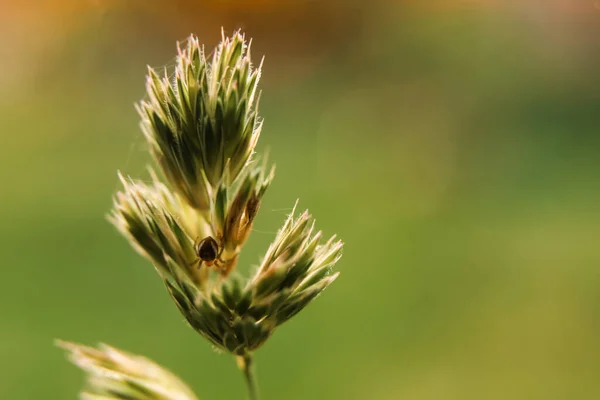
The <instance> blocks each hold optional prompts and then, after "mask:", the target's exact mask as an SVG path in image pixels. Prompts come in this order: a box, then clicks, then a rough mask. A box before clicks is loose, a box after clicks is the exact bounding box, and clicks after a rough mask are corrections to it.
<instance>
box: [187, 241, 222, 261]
mask: <svg viewBox="0 0 600 400" xmlns="http://www.w3.org/2000/svg"><path fill="white" fill-rule="evenodd" d="M221 250H222V249H219V244H218V243H217V241H216V240H215V239H214V238H213V237H212V236H207V237H205V238H204V239H202V240H200V241H198V239H196V243H194V251H195V252H196V256H198V258H197V259H196V260H194V262H192V265H197V266H198V267H201V266H202V263H204V264H206V266H207V267H210V266H212V265H215V266H217V267H219V268H221V266H220V265H219V263H220V262H222V260H221V259H220V258H219V257H220V256H221Z"/></svg>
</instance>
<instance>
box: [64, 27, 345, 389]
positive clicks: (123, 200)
mask: <svg viewBox="0 0 600 400" xmlns="http://www.w3.org/2000/svg"><path fill="white" fill-rule="evenodd" d="M223 35H224V34H223ZM261 64H262V63H261ZM261 64H259V65H255V64H254V63H253V62H252V60H251V56H250V44H249V43H248V42H246V40H245V38H244V36H243V34H241V33H240V32H236V33H234V34H233V36H232V37H227V38H226V37H225V36H223V38H222V41H221V43H220V44H219V45H218V46H217V48H216V49H215V50H214V51H212V52H210V53H208V54H207V53H206V52H205V49H204V47H203V46H202V45H201V44H200V42H199V40H198V38H197V37H195V36H190V37H189V39H188V40H187V41H186V43H185V44H183V45H181V46H179V47H178V54H177V58H176V62H175V68H174V71H168V70H167V69H165V72H164V75H163V76H160V75H158V73H157V72H155V71H154V70H153V69H152V68H149V69H148V76H147V80H146V91H147V99H145V100H142V101H141V102H140V103H139V105H138V107H137V109H138V111H139V114H140V116H141V128H142V131H143V133H144V136H145V138H146V141H147V142H148V145H149V148H150V151H151V153H152V156H153V158H154V161H155V163H156V165H157V166H158V168H159V171H160V172H156V171H154V170H153V169H152V168H150V170H149V173H150V176H151V181H150V182H144V181H141V180H136V179H134V178H129V177H124V176H120V179H121V182H122V184H123V189H122V190H121V191H119V192H118V193H117V194H116V196H115V200H114V206H113V210H112V212H111V213H110V216H109V220H110V222H111V223H112V224H113V225H114V226H115V227H116V228H117V229H118V230H119V231H120V232H121V233H122V234H123V236H125V237H126V238H127V239H128V240H129V242H130V243H131V245H132V247H133V248H134V249H136V250H137V251H138V252H139V253H140V254H141V255H142V256H144V257H145V258H147V259H148V261H150V262H151V263H152V265H153V266H154V268H155V269H156V272H157V273H158V275H159V276H160V278H161V279H162V281H163V282H164V285H165V287H166V289H167V291H168V293H169V295H170V296H171V299H172V300H173V302H174V303H175V305H176V306H177V308H178V309H179V311H180V312H181V314H182V315H183V316H184V317H185V320H186V321H187V322H188V324H189V325H190V326H191V327H192V328H193V329H194V330H196V332H198V333H199V334H200V335H201V336H203V337H204V338H205V339H206V340H208V341H209V342H210V343H211V344H212V345H213V346H214V348H215V350H217V351H223V352H228V353H230V354H232V355H233V356H235V357H236V359H237V364H238V366H239V368H240V369H241V370H242V372H243V374H244V377H245V380H246V382H247V386H248V393H249V398H250V399H252V400H255V399H258V388H257V384H256V378H255V376H254V366H253V358H252V356H253V352H254V351H255V350H257V349H258V348H259V347H260V346H262V345H263V344H264V343H265V342H266V341H267V339H268V338H269V337H270V336H271V335H272V334H273V332H274V331H275V329H276V328H277V327H278V326H279V325H281V324H283V323H284V322H286V321H287V320H289V319H290V318H292V317H293V316H294V315H296V314H297V313H298V312H300V311H301V310H302V309H303V308H304V307H306V306H307V305H308V304H309V303H310V302H311V301H312V300H314V299H315V298H316V297H317V296H319V295H320V294H321V292H323V290H325V289H326V288H327V287H328V286H329V285H330V284H331V283H332V282H333V281H334V280H335V279H336V278H337V276H338V273H337V272H335V273H334V272H333V266H334V265H335V264H336V263H337V261H338V260H339V259H340V257H341V255H342V242H341V241H340V240H336V239H335V236H334V237H331V238H329V239H326V238H323V234H322V233H321V232H320V231H317V230H316V229H315V222H314V220H313V218H312V217H311V216H310V214H309V213H308V211H304V212H302V213H297V212H296V206H294V208H293V209H292V212H291V213H290V215H289V216H288V218H287V219H286V221H285V223H284V225H283V226H282V227H281V228H280V230H279V232H278V233H277V235H276V237H275V240H274V241H273V243H271V245H270V246H269V248H268V250H267V251H266V253H265V255H264V256H263V258H262V262H261V263H260V265H259V266H258V267H257V268H256V271H255V273H254V274H253V276H252V277H250V278H249V279H244V278H243V277H242V276H240V275H239V274H237V273H236V271H235V269H236V264H237V263H238V257H239V254H240V252H241V251H242V248H243V246H244V243H245V241H246V240H247V238H248V237H249V235H250V233H251V231H252V225H253V222H254V218H255V217H256V214H257V213H258V210H259V207H260V203H261V199H262V197H263V195H264V194H265V192H266V190H267V188H268V186H269V184H270V183H271V180H272V179H273V177H274V168H272V167H269V166H268V163H267V161H266V158H265V159H264V161H259V159H258V157H257V156H256V155H255V146H256V143H257V141H258V139H259V136H260V132H261V128H262V119H261V117H260V116H259V114H258V104H259V98H260V90H259V89H258V84H259V80H260V75H261ZM58 344H59V346H61V347H63V348H64V349H65V350H67V352H68V353H69V354H70V357H71V359H72V361H73V362H74V363H75V364H76V365H78V366H79V367H81V368H82V369H83V370H84V371H86V373H87V374H88V379H87V386H86V388H85V389H84V392H83V396H84V397H85V398H96V397H94V396H98V398H103V399H104V398H106V399H109V398H111V399H112V398H114V399H139V400H144V399H148V400H149V399H158V398H161V399H193V398H194V395H193V394H192V392H191V391H190V389H188V388H187V387H186V386H185V384H183V383H182V382H181V381H179V380H178V379H177V378H176V377H175V376H173V375H172V374H171V373H169V372H168V371H166V370H164V369H162V368H161V367H160V366H158V365H156V364H154V363H153V362H151V361H149V360H147V359H145V358H142V357H140V356H134V355H130V354H127V353H125V352H123V351H120V350H117V349H114V348H112V347H108V346H105V345H102V346H101V347H100V349H94V348H90V347H86V346H81V345H76V344H73V343H68V342H62V341H59V342H58Z"/></svg>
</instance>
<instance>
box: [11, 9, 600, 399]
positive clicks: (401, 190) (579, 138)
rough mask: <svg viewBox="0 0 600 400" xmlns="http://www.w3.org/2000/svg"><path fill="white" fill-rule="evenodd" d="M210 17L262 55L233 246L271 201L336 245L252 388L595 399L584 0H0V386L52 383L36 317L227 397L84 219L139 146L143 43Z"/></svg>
mask: <svg viewBox="0 0 600 400" xmlns="http://www.w3.org/2000/svg"><path fill="white" fill-rule="evenodd" d="M221 26H223V27H224V29H225V31H226V32H228V33H230V32H232V31H233V30H234V29H236V28H242V29H244V30H245V31H246V32H247V34H248V36H251V37H253V38H254V47H253V49H254V55H255V56H256V57H258V56H260V55H266V61H265V69H264V80H263V84H262V88H263V97H262V103H261V109H262V115H263V117H264V119H265V126H264V130H263V135H262V138H261V142H260V145H259V146H260V148H261V149H267V148H269V149H270V153H271V158H272V160H274V161H275V162H276V164H277V175H276V179H275V182H274V184H273V186H272V187H271V188H270V189H269V192H268V193H267V195H266V199H265V201H264V203H263V206H262V208H261V212H260V213H259V216H258V221H257V223H256V226H255V228H256V232H255V233H254V234H253V235H252V237H251V240H250V242H249V244H248V245H247V247H246V249H245V250H244V253H243V256H242V262H241V268H243V269H244V270H245V271H246V273H247V272H248V271H249V270H250V266H251V265H252V264H256V263H257V262H258V260H259V257H260V255H261V254H262V253H263V252H264V250H265V249H266V246H267V245H268V243H269V242H270V240H271V239H272V238H273V236H274V233H275V231H276V230H277V228H278V227H279V225H280V224H281V223H282V221H283V220H284V218H285V216H286V214H287V213H288V212H289V211H290V208H291V206H292V205H293V203H294V201H295V200H296V199H297V198H300V206H301V207H308V208H309V209H310V210H311V212H312V213H313V215H314V216H315V217H316V218H317V221H318V225H319V227H320V228H322V229H323V230H324V232H325V233H326V234H333V233H338V234H339V236H340V237H341V238H343V239H344V240H345V242H346V248H345V255H344V258H343V259H342V261H341V263H340V264H339V269H340V270H341V271H342V275H341V277H340V279H339V280H338V281H337V282H336V283H335V284H334V285H333V286H332V287H331V288H330V289H328V291H327V292H326V293H325V295H324V296H322V297H321V298H319V299H318V300H317V301H316V302H315V303H313V304H312V305H311V306H310V307H308V308H307V309H306V310H305V311H303V312H302V313H301V314H299V315H298V316H297V317H295V318H294V319H293V320H292V321H290V322H289V323H287V324H286V325H284V326H283V327H281V328H280V329H279V330H278V331H277V333H276V334H275V335H274V337H273V338H272V339H271V340H270V341H269V342H268V343H267V344H266V345H265V346H264V347H263V348H262V349H261V350H260V351H259V352H258V354H257V365H258V369H259V370H258V374H259V381H260V386H261V392H262V394H263V398H264V399H266V400H269V399H289V400H296V399H298V400H299V399H306V398H311V399H315V400H317V399H328V400H329V399H356V400H359V399H360V400H362V399H373V400H395V399H419V400H429V399H431V400H434V399H435V400H439V399H456V400H468V399H473V400H475V399H477V400H479V399H528V400H529V399H544V400H548V399H569V400H573V399H598V398H600V378H599V377H600V347H599V342H598V340H599V337H600V248H599V245H598V240H599V238H600V204H599V203H600V136H599V135H600V74H599V72H598V71H600V8H599V7H598V4H597V3H595V2H594V1H593V0H589V1H588V0H581V1H560V0H556V1H552V0H550V1H548V0H545V1H541V0H540V1H534V0H520V1H517V0H513V1H500V0H497V1H492V0H487V1H484V0H479V1H475V0H472V1H458V0H455V1H452V0H446V1H435V0H432V1H427V2H416V1H415V2H411V1H399V0H396V1H391V0H390V1H381V0H372V1H370V2H361V1H348V0H337V1H336V0H333V1H320V2H317V1H276V0H262V1H261V0H252V1H239V2H238V1H233V0H232V1H223V0H221V1H218V0H207V1H191V0H190V1H187V0H177V1H167V0H161V1H159V0H157V1H142V0H119V1H116V0H71V1H68V0H53V1H50V0H47V1H39V0H38V1H30V2H16V1H11V0H8V2H7V0H4V1H2V2H0V135H1V136H0V137H1V146H0V163H1V164H0V179H1V182H2V189H1V192H0V193H1V197H0V205H1V207H0V246H1V255H2V257H1V259H2V289H1V290H0V398H2V399H69V398H76V392H77V391H78V389H79V387H80V385H81V383H82V374H81V373H80V371H78V370H76V369H75V368H74V367H72V366H71V365H69V364H68V363H67V362H66V361H64V356H63V354H62V353H61V351H59V350H58V349H56V348H55V347H53V339H54V338H63V339H68V340H74V341H78V342H82V343H86V344H93V343H96V342H100V341H102V342H106V343H110V344H112V345H114V346H117V347H120V348H123V349H127V350H129V351H132V352H135V353H141V354H144V355H147V356H148V357H150V358H152V359H154V360H156V361H158V362H160V363H161V364H163V365H165V366H166V367H168V368H169V369H171V370H173V371H174V372H176V373H177V374H178V375H180V376H181V377H182V378H183V379H184V380H185V381H186V382H188V383H189V384H190V385H191V386H192V387H193V388H194V390H195V391H197V393H198V394H199V395H200V397H201V399H207V400H210V399H242V398H244V397H245V388H244V386H243V380H242V377H241V375H240V374H239V372H238V371H237V369H236V366H235V363H234V362H233V360H232V359H231V358H230V357H229V356H227V355H218V354H215V353H214V352H213V351H212V350H211V348H210V346H209V345H208V344H207V343H206V342H205V341H204V340H203V339H201V338H200V337H199V336H197V335H196V334H195V333H194V332H193V331H192V330H191V329H190V328H188V327H187V326H186V325H185V323H184V322H183V319H182V317H181V316H180V315H179V313H178V312H177V310H176V309H175V307H174V306H173V305H172V304H171V301H170V299H169V298H168V295H167V294H166V292H165V290H164V288H163V287H162V283H161V282H160V280H159V279H158V277H157V276H156V274H155V272H154V271H153V269H152V267H151V266H150V265H149V264H148V263H147V262H146V261H144V260H143V259H142V258H141V257H139V256H138V255H137V254H135V253H134V252H133V251H132V250H131V249H130V248H129V246H128V244H127V243H126V241H125V240H124V239H123V238H121V237H120V236H119V235H118V234H117V233H116V231H115V230H114V229H113V228H112V227H111V226H110V225H109V224H108V223H107V222H106V220H105V219H104V216H105V214H106V213H107V211H108V210H109V208H110V206H111V196H112V194H113V193H114V192H115V191H116V190H117V189H118V187H119V185H118V184H117V176H116V171H117V170H122V171H124V172H125V173H128V174H131V175H133V176H139V177H144V168H145V165H146V164H147V163H148V161H149V157H148V155H147V153H146V151H145V144H144V141H143V139H142V137H141V134H140V132H139V129H138V127H137V124H138V117H137V114H136V112H135V111H134V109H133V104H134V102H136V101H138V100H139V99H140V98H141V97H142V96H143V94H144V74H145V66H146V64H150V65H152V66H155V67H160V66H162V65H168V64H169V63H171V59H172V57H173V56H174V51H175V42H176V40H181V39H184V38H185V37H186V36H187V35H188V34H189V33H190V32H194V33H196V34H198V35H199V36H200V38H201V41H203V42H204V43H206V44H207V46H209V47H211V46H213V45H214V44H216V43H217V41H218V39H219V37H220V29H221Z"/></svg>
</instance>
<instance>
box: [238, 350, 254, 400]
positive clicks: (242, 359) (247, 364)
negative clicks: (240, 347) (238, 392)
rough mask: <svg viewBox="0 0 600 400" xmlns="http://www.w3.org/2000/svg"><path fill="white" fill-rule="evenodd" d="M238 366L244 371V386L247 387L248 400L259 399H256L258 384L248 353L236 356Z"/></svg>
mask: <svg viewBox="0 0 600 400" xmlns="http://www.w3.org/2000/svg"><path fill="white" fill-rule="evenodd" d="M237 363H238V367H240V369H241V370H242V372H243V373H244V378H246V387H247V388H248V398H249V399H250V400H259V399H258V386H257V384H256V375H255V374H254V364H253V360H252V356H251V355H250V354H245V355H243V356H237Z"/></svg>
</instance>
